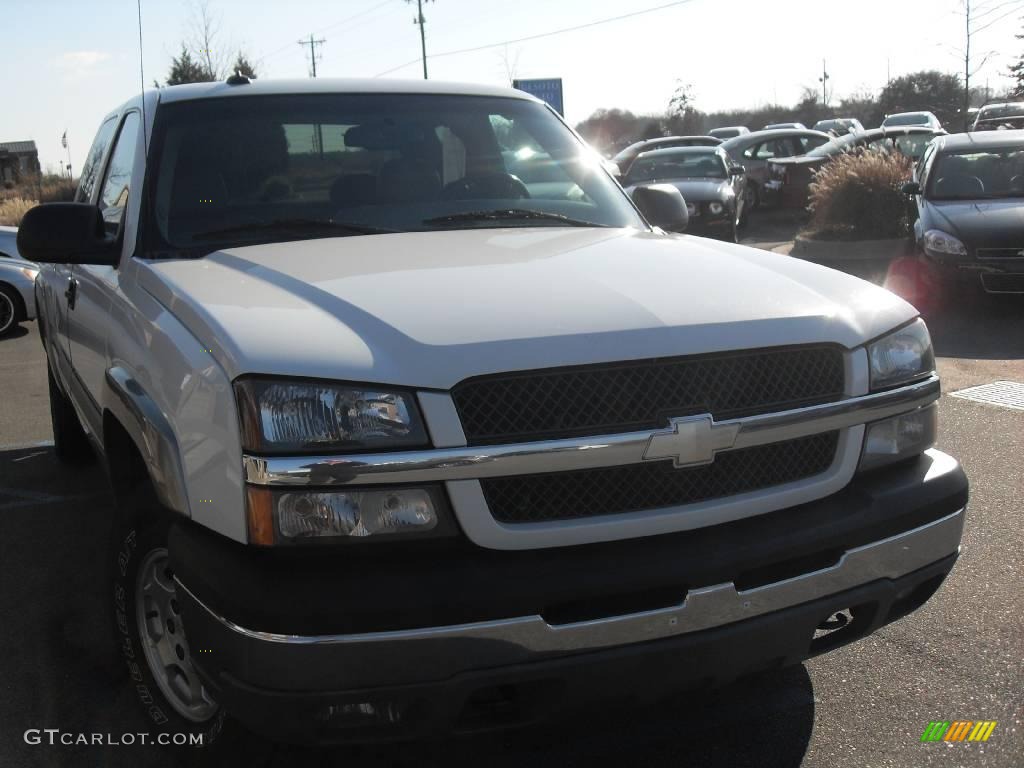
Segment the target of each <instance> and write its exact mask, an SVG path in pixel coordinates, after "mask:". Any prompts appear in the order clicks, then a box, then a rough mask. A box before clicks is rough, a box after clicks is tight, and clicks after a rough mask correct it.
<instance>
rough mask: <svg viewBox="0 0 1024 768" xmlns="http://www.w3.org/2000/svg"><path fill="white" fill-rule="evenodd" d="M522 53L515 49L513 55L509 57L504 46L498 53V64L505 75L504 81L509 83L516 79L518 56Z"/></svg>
mask: <svg viewBox="0 0 1024 768" xmlns="http://www.w3.org/2000/svg"><path fill="white" fill-rule="evenodd" d="M521 53H522V50H521V49H520V48H516V50H515V54H513V55H512V56H509V51H508V46H507V45H506V46H504V47H503V48H502V49H501V51H500V52H499V53H498V56H499V64H500V66H501V68H502V72H503V73H504V75H505V80H506V82H508V83H511V82H512V81H513V80H515V79H516V75H517V74H518V70H519V55H520V54H521Z"/></svg>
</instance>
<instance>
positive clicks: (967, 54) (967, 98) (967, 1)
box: [963, 0, 984, 131]
mask: <svg viewBox="0 0 1024 768" xmlns="http://www.w3.org/2000/svg"><path fill="white" fill-rule="evenodd" d="M964 11H965V13H964V21H965V24H966V25H967V34H966V35H965V37H966V41H965V43H964V112H963V116H964V130H965V131H966V130H967V110H968V109H970V108H971V0H964ZM983 63H984V62H983Z"/></svg>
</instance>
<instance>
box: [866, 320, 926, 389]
mask: <svg viewBox="0 0 1024 768" xmlns="http://www.w3.org/2000/svg"><path fill="white" fill-rule="evenodd" d="M868 360H869V362H870V365H871V389H872V390H878V389H885V388H887V387H894V386H897V385H899V384H906V383H909V382H911V381H914V380H915V379H918V378H921V377H922V376H927V375H928V374H930V373H933V372H934V371H935V353H934V352H933V351H932V340H931V336H929V335H928V326H926V325H925V324H924V320H921V319H920V318H918V319H917V320H915V321H914V322H912V323H911V324H910V325H907V326H904V327H903V328H900V329H899V330H898V331H895V332H894V333H890V334H889V335H888V336H884V337H882V338H881V339H879V340H878V341H876V342H875V343H874V344H871V345H870V346H869V347H868Z"/></svg>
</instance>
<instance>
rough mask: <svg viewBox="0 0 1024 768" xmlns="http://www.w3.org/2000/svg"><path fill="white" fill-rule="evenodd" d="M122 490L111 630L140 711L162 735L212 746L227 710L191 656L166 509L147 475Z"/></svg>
mask: <svg viewBox="0 0 1024 768" xmlns="http://www.w3.org/2000/svg"><path fill="white" fill-rule="evenodd" d="M119 496H121V497H120V498H119V499H118V506H119V510H118V515H117V519H118V522H117V523H116V524H115V526H114V535H113V542H112V547H111V554H110V556H109V566H110V569H111V581H112V583H113V590H112V596H113V609H114V611H113V617H114V632H115V636H116V642H117V644H118V647H119V649H120V654H121V657H122V658H123V660H124V663H125V666H126V667H127V670H128V676H129V678H130V683H129V685H130V687H131V688H132V690H133V694H134V698H135V699H136V700H137V702H138V711H139V713H140V715H142V717H143V718H144V720H145V722H146V724H147V726H148V731H149V733H150V734H151V735H152V737H153V739H154V740H158V743H166V744H171V745H175V744H182V743H183V744H185V745H188V746H200V745H201V746H203V747H206V746H209V745H210V744H212V743H213V742H214V741H215V740H216V739H217V737H218V736H219V735H220V733H221V730H222V728H223V725H224V717H225V716H224V711H223V709H221V708H220V706H219V705H218V704H217V702H216V701H215V700H214V699H213V698H212V697H211V696H210V694H209V693H208V692H207V691H206V689H205V687H204V686H203V684H202V682H201V680H200V678H199V676H198V673H197V672H196V670H195V667H194V666H193V664H192V653H193V652H194V650H195V649H192V648H190V647H189V644H188V639H187V637H186V634H185V627H184V625H183V622H182V616H181V612H180V611H181V606H180V602H179V600H178V598H177V589H176V584H175V581H174V574H173V572H172V571H171V569H170V565H169V562H168V557H167V533H168V530H169V528H170V521H169V518H168V513H166V512H164V511H163V510H162V509H160V508H159V505H158V504H157V502H156V499H155V498H154V495H153V492H152V489H151V488H150V486H149V483H148V482H145V481H143V482H141V483H140V484H139V487H138V488H137V489H136V490H134V491H133V492H131V493H128V494H124V495H119ZM160 734H166V736H163V737H161V736H160ZM178 734H185V736H184V737H182V736H179V735H178ZM161 738H163V739H165V741H159V740H160V739H161ZM175 739H182V740H183V741H176V740H175Z"/></svg>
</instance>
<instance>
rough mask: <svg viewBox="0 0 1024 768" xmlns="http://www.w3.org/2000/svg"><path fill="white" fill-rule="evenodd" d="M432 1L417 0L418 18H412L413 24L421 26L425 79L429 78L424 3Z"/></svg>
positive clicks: (408, 1)
mask: <svg viewBox="0 0 1024 768" xmlns="http://www.w3.org/2000/svg"><path fill="white" fill-rule="evenodd" d="M405 1H406V2H407V3H411V2H412V0H405ZM424 2H428V3H429V2H430V0H416V18H415V19H413V20H412V23H413V24H417V25H419V28H420V50H421V52H422V55H423V79H424V80H426V79H427V30H426V26H425V25H426V23H427V20H426V19H425V18H424V17H423V3H424Z"/></svg>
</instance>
